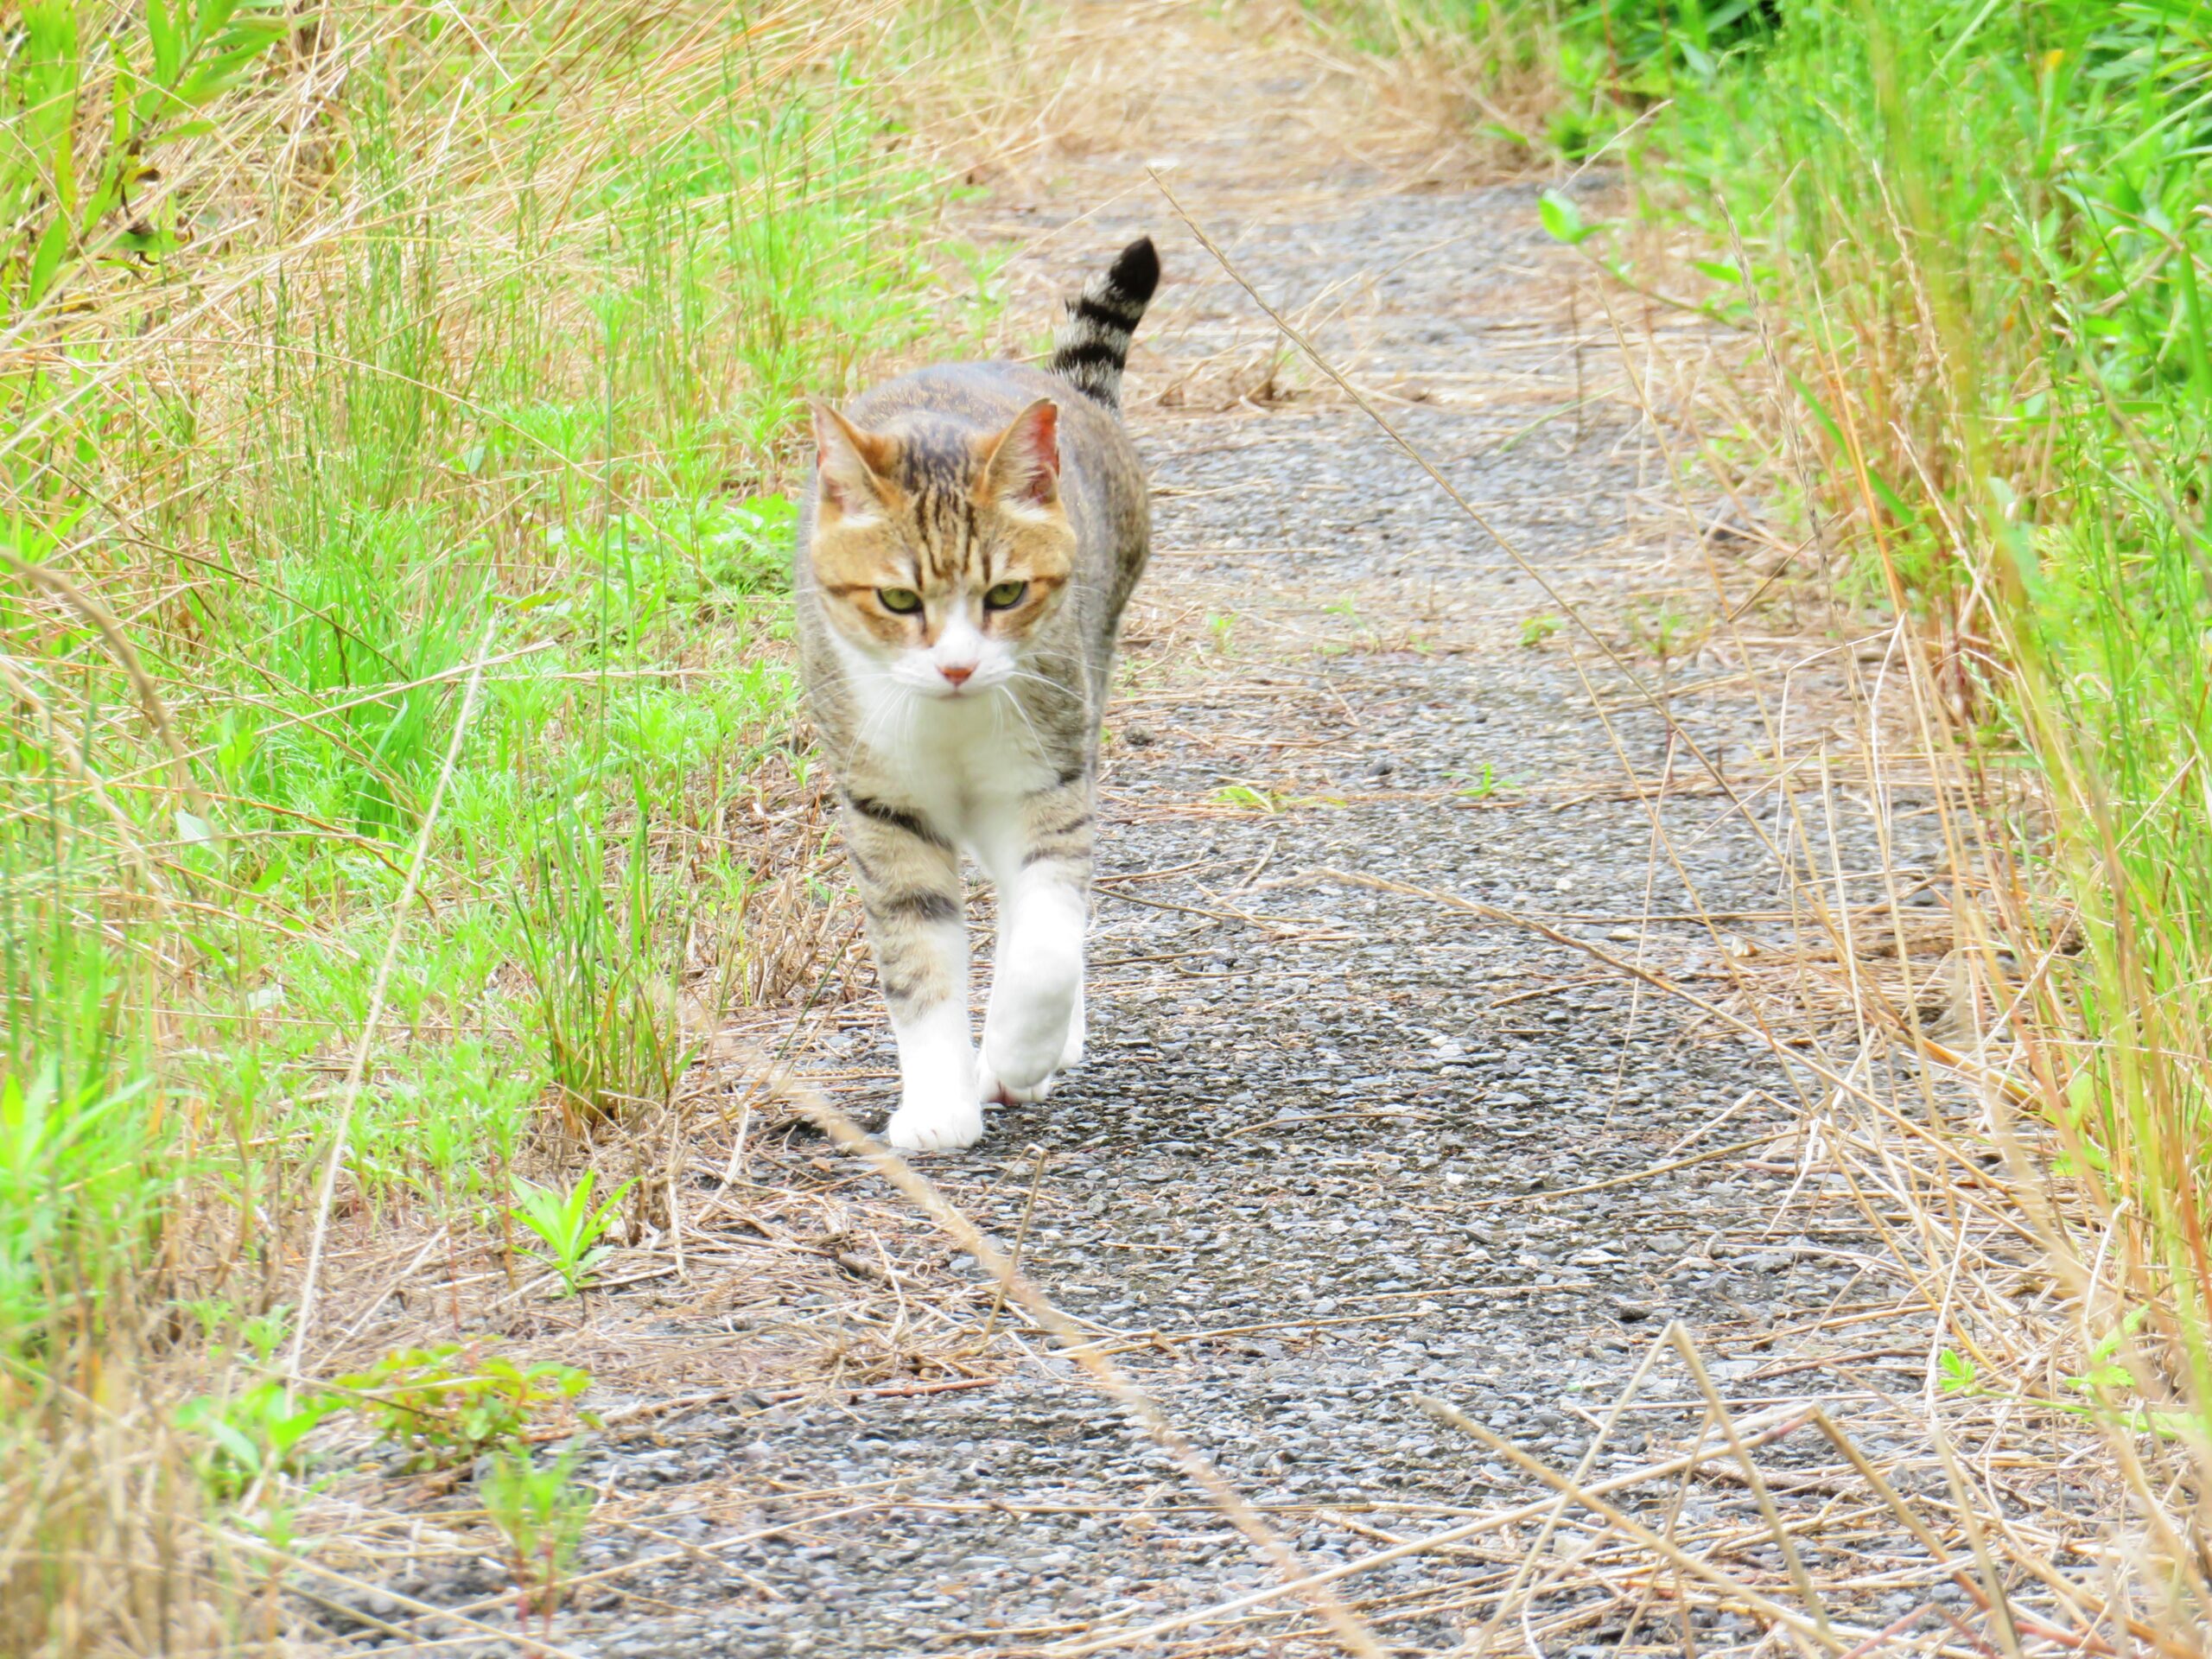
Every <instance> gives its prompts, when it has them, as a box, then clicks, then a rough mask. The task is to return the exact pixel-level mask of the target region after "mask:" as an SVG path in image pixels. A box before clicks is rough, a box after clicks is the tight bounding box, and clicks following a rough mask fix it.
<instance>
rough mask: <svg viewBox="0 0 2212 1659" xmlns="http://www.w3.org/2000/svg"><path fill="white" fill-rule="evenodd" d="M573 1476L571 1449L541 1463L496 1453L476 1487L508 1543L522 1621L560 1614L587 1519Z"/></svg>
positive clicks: (587, 1497)
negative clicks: (564, 1583) (563, 1592)
mask: <svg viewBox="0 0 2212 1659" xmlns="http://www.w3.org/2000/svg"><path fill="white" fill-rule="evenodd" d="M478 1491H479V1492H480V1496H481V1497H482V1498H483V1500H484V1512H485V1514H486V1516H489V1517H490V1519H491V1522H492V1524H493V1526H494V1527H496V1528H498V1529H499V1535H500V1536H501V1537H502V1538H503V1539H505V1541H506V1545H507V1564H508V1566H509V1567H510V1568H511V1569H512V1572H513V1573H514V1576H515V1587H516V1589H517V1590H518V1592H520V1606H519V1609H518V1611H519V1612H520V1614H521V1615H522V1617H523V1618H524V1620H525V1621H527V1619H528V1618H529V1617H530V1615H531V1614H533V1613H535V1614H536V1615H537V1617H539V1618H547V1619H550V1618H552V1616H553V1615H554V1613H555V1612H556V1611H559V1609H560V1605H561V1580H563V1578H564V1577H565V1576H566V1575H567V1573H568V1570H569V1562H570V1561H571V1560H574V1559H575V1553H576V1546H577V1545H578V1544H579V1543H580V1542H582V1540H583V1533H584V1527H585V1525H586V1523H587V1522H588V1521H589V1520H590V1518H591V1509H592V1497H591V1493H590V1492H589V1491H588V1490H587V1489H585V1488H583V1487H581V1486H579V1485H577V1484H576V1482H575V1452H574V1451H573V1450H564V1451H563V1452H561V1453H560V1454H559V1455H558V1456H557V1457H556V1458H555V1459H554V1460H553V1461H552V1462H551V1463H550V1464H540V1463H538V1462H537V1459H535V1458H534V1457H532V1456H531V1452H530V1450H529V1448H528V1447H526V1446H525V1447H519V1448H516V1449H512V1450H509V1451H503V1452H499V1453H497V1454H495V1456H494V1457H493V1463H492V1469H491V1471H490V1472H489V1473H488V1474H486V1476H485V1477H484V1478H483V1480H482V1481H481V1482H480V1484H479V1487H478Z"/></svg>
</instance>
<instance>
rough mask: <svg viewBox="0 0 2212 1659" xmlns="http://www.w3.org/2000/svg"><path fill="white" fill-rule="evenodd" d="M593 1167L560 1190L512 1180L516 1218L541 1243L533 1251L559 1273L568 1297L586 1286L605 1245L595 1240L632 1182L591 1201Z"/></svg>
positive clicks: (605, 1250)
mask: <svg viewBox="0 0 2212 1659" xmlns="http://www.w3.org/2000/svg"><path fill="white" fill-rule="evenodd" d="M596 1179H597V1174H596V1173H595V1172H594V1171H592V1170H586V1171H585V1172H584V1178H583V1179H582V1180H581V1181H579V1182H577V1183H576V1184H575V1186H573V1187H571V1188H569V1191H568V1192H556V1191H555V1190H554V1189H553V1188H551V1187H550V1186H539V1185H536V1184H534V1183H532V1182H530V1181H517V1182H516V1183H515V1198H516V1200H517V1211H516V1214H517V1218H518V1219H519V1220H520V1221H521V1223H522V1224H523V1225H524V1226H525V1227H527V1228H529V1229H530V1230H531V1232H533V1233H536V1234H537V1236H538V1237H539V1238H541V1239H543V1241H544V1242H545V1249H543V1251H541V1252H539V1255H540V1256H541V1257H542V1258H543V1261H544V1262H545V1263H546V1265H548V1266H549V1267H550V1268H552V1269H553V1271H554V1272H556V1273H557V1274H560V1275H561V1282H562V1284H563V1285H564V1286H565V1287H567V1290H568V1294H569V1295H571V1296H574V1295H575V1294H578V1293H579V1292H581V1291H582V1290H585V1289H587V1288H588V1287H589V1286H590V1284H591V1282H592V1280H591V1274H592V1270H593V1269H594V1268H596V1267H598V1266H599V1264H600V1263H601V1262H604V1261H605V1260H606V1259H607V1255H608V1252H609V1247H608V1246H607V1245H605V1244H602V1243H600V1242H599V1241H600V1238H601V1236H602V1235H604V1234H605V1233H606V1231H607V1228H608V1227H609V1226H611V1225H612V1224H613V1220H614V1209H615V1206H616V1205H619V1204H620V1203H621V1202H622V1199H623V1196H624V1195H625V1194H626V1193H627V1192H629V1190H630V1188H631V1187H632V1185H635V1183H634V1182H632V1181H625V1182H623V1183H622V1185H620V1186H618V1187H616V1188H615V1189H614V1191H613V1192H611V1193H609V1194H608V1195H607V1198H605V1199H604V1200H602V1201H601V1203H600V1204H598V1205H594V1204H593V1203H592V1201H591V1193H592V1185H593V1183H594V1180H596Z"/></svg>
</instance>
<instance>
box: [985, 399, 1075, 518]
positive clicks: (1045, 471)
mask: <svg viewBox="0 0 2212 1659" xmlns="http://www.w3.org/2000/svg"><path fill="white" fill-rule="evenodd" d="M983 480H984V485H985V487H986V488H987V489H988V491H989V492H990V493H991V494H992V495H993V496H994V497H995V498H996V499H999V500H1001V501H1006V502H1010V503H1013V504H1014V505H1020V506H1025V507H1048V506H1050V505H1052V503H1053V502H1055V501H1057V500H1058V499H1060V406H1059V405H1058V404H1056V403H1054V402H1053V401H1052V399H1051V398H1049V397H1039V399H1038V400H1037V401H1036V402H1035V403H1033V404H1030V405H1029V407H1028V408H1027V409H1025V410H1022V411H1021V413H1020V414H1019V415H1017V416H1014V422H1013V424H1011V425H1010V426H1008V427H1007V429H1006V430H1005V431H1003V432H1001V433H1000V434H999V435H998V436H997V437H995V438H994V439H993V440H992V441H991V447H990V454H989V457H988V459H987V460H986V461H984V463H983Z"/></svg>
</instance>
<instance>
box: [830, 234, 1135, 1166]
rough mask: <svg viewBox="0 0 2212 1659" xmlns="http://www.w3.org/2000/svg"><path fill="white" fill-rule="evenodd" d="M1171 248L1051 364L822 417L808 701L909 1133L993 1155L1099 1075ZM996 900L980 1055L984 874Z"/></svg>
mask: <svg viewBox="0 0 2212 1659" xmlns="http://www.w3.org/2000/svg"><path fill="white" fill-rule="evenodd" d="M1159 280H1160V259H1159V256H1158V254H1157V252H1156V251H1154V248H1153V245H1152V242H1151V239H1150V238H1141V239H1139V240H1137V241H1135V242H1133V243H1131V244H1130V245H1128V247H1126V248H1124V249H1123V250H1122V252H1121V254H1120V256H1119V257H1116V260H1115V261H1114V263H1113V264H1112V266H1111V267H1110V268H1109V269H1108V270H1106V271H1105V272H1104V273H1103V275H1101V276H1098V277H1093V278H1092V279H1091V280H1090V283H1087V284H1086V285H1085V286H1084V289H1083V292H1082V295H1081V296H1080V297H1079V298H1077V299H1076V300H1074V301H1072V302H1070V303H1069V306H1068V318H1067V321H1066V322H1065V324H1064V325H1063V326H1062V327H1061V329H1060V331H1059V334H1058V338H1057V340H1055V342H1054V346H1053V350H1052V359H1051V360H1050V361H1049V362H1048V363H1047V364H1046V366H1045V367H1044V368H1042V369H1037V368H1033V367H1029V366H1027V365H1019V364H1011V363H999V362H990V363H967V364H950V365H940V366H937V367H931V368H925V369H921V370H918V371H916V372H913V373H911V374H906V375H902V376H901V377H899V378H897V379H895V380H892V381H889V382H887V383H886V384H885V385H880V386H878V387H877V388H875V389H874V391H869V392H868V393H866V394H865V395H863V396H862V397H860V398H859V399H858V400H857V401H855V403H853V404H850V405H849V406H848V407H847V408H846V409H845V410H842V411H840V410H836V409H833V408H831V407H830V406H829V404H825V403H821V402H814V403H812V404H811V407H812V410H813V416H814V441H815V448H816V457H815V467H814V474H813V477H812V479H811V480H810V483H809V486H808V489H807V493H806V498H805V500H804V505H803V507H802V510H801V514H800V521H799V536H798V557H797V561H796V563H797V569H796V573H795V579H794V584H793V585H794V589H795V593H796V601H797V613H798V641H799V658H800V665H801V669H802V671H803V673H804V679H805V684H806V692H807V701H808V706H809V709H810V712H811V714H812V716H813V720H814V723H815V726H816V728H817V731H818V733H819V734H820V736H821V739H822V743H823V751H824V753H826V754H827V756H828V757H829V760H830V763H831V767H832V770H833V772H835V774H836V781H837V783H838V785H839V788H840V792H841V796H842V813H841V817H842V822H843V828H844V838H845V849H846V854H847V856H848V858H849V860H850V861H851V864H852V868H853V874H854V876H855V879H856V880H857V881H858V884H859V887H860V894H861V908H862V910H863V912H864V913H865V915H866V918H867V922H868V943H869V944H870V945H871V947H872V948H873V949H874V954H875V964H876V977H877V979H878V981H879V982H880V984H881V985H882V988H883V995H884V1000H885V1001H887V1003H888V1004H889V1006H890V1012H891V1028H892V1033H893V1036H894V1037H895V1038H896V1039H897V1040H898V1045H899V1106H898V1109H897V1110H896V1111H895V1112H894V1113H893V1115H892V1118H891V1121H890V1122H889V1124H888V1125H887V1128H886V1130H885V1136H886V1138H887V1140H888V1141H890V1143H891V1144H892V1145H893V1146H894V1147H901V1148H905V1149H907V1150H920V1151H927V1150H933V1149H938V1148H951V1147H968V1146H973V1145H974V1144H975V1143H976V1141H978V1140H980V1139H981V1138H982V1134H983V1106H984V1104H985V1103H987V1102H989V1103H997V1104H1001V1105H1009V1106H1010V1105H1013V1104H1014V1103H1017V1102H1020V1101H1033V1100H1042V1099H1044V1098H1045V1097H1046V1094H1047V1093H1048V1092H1049V1091H1050V1090H1051V1089H1052V1085H1053V1084H1054V1082H1055V1081H1056V1080H1057V1078H1058V1076H1059V1074H1060V1073H1061V1072H1063V1071H1066V1070H1067V1069H1068V1068H1069V1067H1070V1066H1071V1065H1075V1064H1076V1063H1077V1061H1079V1060H1080V1059H1081V1058H1083V1047H1084V995H1083V977H1084V933H1085V931H1086V930H1087V927H1088V925H1089V920H1090V878H1091V857H1092V853H1091V848H1092V839H1093V835H1094V831H1095V827H1096V816H1095V814H1096V791H1097V772H1098V766H1097V757H1098V734H1099V719H1100V715H1101V714H1102V712H1103V709H1104V706H1105V701H1106V688H1107V678H1108V675H1109V671H1110V669H1111V666H1112V660H1113V655H1114V644H1115V638H1116V633H1117V632H1118V630H1119V628H1120V626H1121V619H1122V607H1124V606H1126V605H1127V604H1128V599H1129V594H1130V592H1131V591H1132V590H1133V589H1134V588H1135V587H1136V584H1137V578H1138V576H1139V575H1141V573H1142V572H1143V569H1144V566H1145V560H1146V558H1147V556H1148V554H1149V552H1150V549H1151V505H1150V499H1149V498H1148V496H1147V493H1146V486H1145V477H1144V470H1143V467H1142V466H1141V464H1140V462H1139V461H1138V459H1137V454H1136V451H1135V448H1134V447H1133V446H1132V445H1131V444H1130V442H1129V439H1128V435H1127V434H1126V433H1125V432H1124V431H1123V430H1122V421H1121V391H1122V371H1123V370H1124V368H1125V367H1126V366H1127V365H1128V353H1129V340H1130V336H1131V335H1132V334H1133V333H1134V332H1135V328H1136V326H1137V323H1138V321H1139V320H1140V319H1141V318H1142V316H1143V315H1144V310H1145V306H1146V304H1147V302H1149V301H1150V299H1151V298H1152V295H1153V290H1154V288H1155V287H1156V286H1157V285H1158V283H1159ZM963 853H965V854H967V855H969V857H971V858H973V859H974V860H975V861H976V863H977V864H979V865H981V866H982V868H983V870H984V872H985V873H986V874H988V876H989V877H990V879H991V880H992V881H993V882H994V884H995V886H996V887H997V889H998V950H997V957H996V970H995V975H994V978H993V983H992V986H991V995H990V1001H989V1006H988V1011H987V1013H986V1014H985V1016H984V1020H983V1040H982V1052H981V1055H980V1058H979V1056H978V1055H977V1052H976V1049H975V1048H974V1047H973V1046H971V1044H970V1042H969V1019H968V933H967V924H966V918H965V912H964V906H963V895H962V888H961V877H960V858H961V855H962V854H963Z"/></svg>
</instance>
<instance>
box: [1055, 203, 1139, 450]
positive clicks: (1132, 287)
mask: <svg viewBox="0 0 2212 1659" xmlns="http://www.w3.org/2000/svg"><path fill="white" fill-rule="evenodd" d="M1159 286H1160V255H1159V254H1158V253H1157V252H1156V251H1154V248H1153V245H1152V238H1150V237H1148V236H1141V237H1139V238H1137V239H1136V240H1135V241H1134V242H1132V243H1130V244H1129V245H1128V247H1126V248H1123V249H1122V251H1121V254H1120V257H1117V258H1116V260H1115V261H1114V263H1113V264H1112V265H1111V266H1110V267H1109V268H1108V270H1106V271H1105V272H1104V273H1103V275H1100V276H1097V277H1092V278H1091V279H1090V282H1088V283H1085V284H1084V289H1083V296H1082V297H1081V298H1079V299H1075V300H1071V301H1069V302H1068V320H1067V321H1065V323H1063V324H1061V325H1060V333H1059V337H1058V339H1057V340H1054V341H1053V342H1052V362H1051V363H1049V364H1047V365H1046V367H1047V368H1048V369H1050V370H1051V372H1052V373H1054V374H1057V375H1058V376H1059V377H1060V378H1061V379H1063V380H1065V381H1066V382H1067V383H1068V384H1069V385H1071V386H1073V387H1074V388H1075V389H1076V390H1077V391H1079V392H1082V393H1083V394H1084V396H1085V397H1090V398H1093V399H1095V400H1096V401H1097V402H1099V403H1102V404H1105V405H1106V407H1107V408H1109V409H1110V410H1116V411H1118V410H1120V409H1121V407H1122V370H1123V369H1125V368H1127V367H1128V361H1129V336H1130V335H1131V334H1135V332H1136V327H1137V323H1138V322H1139V321H1140V320H1141V319H1142V317H1143V316H1144V308H1145V305H1146V303H1147V302H1148V301H1149V300H1150V299H1151V298H1152V290H1153V289H1155V288H1157V287H1159Z"/></svg>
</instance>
